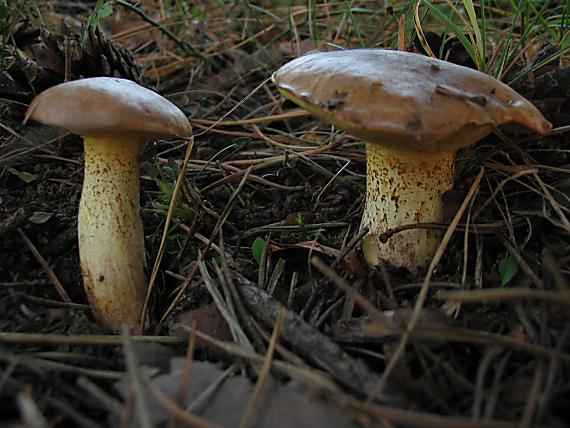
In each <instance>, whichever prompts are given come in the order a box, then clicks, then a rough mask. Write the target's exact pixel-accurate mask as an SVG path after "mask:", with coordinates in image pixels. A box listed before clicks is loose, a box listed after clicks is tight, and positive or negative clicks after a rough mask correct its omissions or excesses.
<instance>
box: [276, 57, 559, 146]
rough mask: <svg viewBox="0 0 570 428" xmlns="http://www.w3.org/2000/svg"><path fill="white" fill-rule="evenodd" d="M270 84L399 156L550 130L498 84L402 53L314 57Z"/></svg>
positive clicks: (295, 63)
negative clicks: (506, 131)
mask: <svg viewBox="0 0 570 428" xmlns="http://www.w3.org/2000/svg"><path fill="white" fill-rule="evenodd" d="M273 81H274V83H275V85H276V86H277V88H278V89H279V91H280V92H282V93H283V94H284V95H285V96H286V97H287V98H290V99H292V100H293V101H294V102H296V103H298V104H299V105H301V106H302V107H304V108H306V109H307V110H309V111H310V112H311V113H313V114H314V115H316V116H318V117H321V118H323V119H325V120H326V121H328V122H330V123H332V124H334V125H336V126H338V127H339V128H341V129H344V130H345V131H347V132H348V133H350V134H351V135H354V136H356V137H359V138H362V139H363V140H365V141H367V142H370V143H380V144H383V145H387V146H389V147H390V148H392V149H397V150H403V151H406V150H413V151H417V152H425V153H444V152H451V151H455V150H457V149H459V148H461V147H466V146H468V145H470V144H472V143H474V142H476V141H478V140H479V139H481V138H482V137H484V136H485V135H487V134H488V133H490V132H491V131H492V130H493V129H494V128H496V127H498V126H501V125H510V126H513V127H515V128H526V129H528V130H531V131H534V132H536V133H538V134H545V133H547V132H548V131H549V130H550V127H551V125H550V123H549V122H548V121H547V120H545V119H544V117H543V116H542V115H541V114H540V112H539V111H538V110H537V109H536V108H535V107H534V106H533V105H532V104H531V103H530V102H529V101H527V100H526V99H525V98H524V97H522V96H521V95H519V94H518V93H517V92H515V91H514V90H512V89H511V88H510V87H508V86H507V85H505V84H503V83H501V82H500V81H498V80H497V79H494V78H493V77H490V76H488V75H486V74H484V73H481V72H478V71H475V70H472V69H469V68H466V67H462V66H460V65H456V64H452V63H449V62H445V61H441V60H437V59H433V58H430V57H427V56H423V55H418V54H413V53H408V52H400V51H390V50H383V49H357V50H346V51H334V52H317V53H313V54H309V55H306V56H303V57H300V58H297V59H295V60H293V61H291V62H289V63H287V64H285V65H284V66H283V67H281V68H280V69H279V70H278V71H277V72H276V73H275V74H274V75H273Z"/></svg>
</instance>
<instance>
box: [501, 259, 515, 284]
mask: <svg viewBox="0 0 570 428" xmlns="http://www.w3.org/2000/svg"><path fill="white" fill-rule="evenodd" d="M518 271H519V265H517V262H516V261H515V259H513V258H512V257H510V256H509V257H505V258H504V259H503V260H501V261H500V262H499V275H500V276H501V287H504V286H506V285H507V284H508V283H509V282H510V281H511V279H513V277H514V276H515V275H516V274H517V272H518Z"/></svg>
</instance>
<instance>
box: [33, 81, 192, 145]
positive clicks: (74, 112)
mask: <svg viewBox="0 0 570 428" xmlns="http://www.w3.org/2000/svg"><path fill="white" fill-rule="evenodd" d="M28 118H31V119H34V120H37V121H38V122H41V123H43V124H46V125H53V126H59V127H62V128H66V129H69V130H70V131H71V132H73V133H75V134H79V135H84V136H90V137H108V136H113V135H118V134H120V135H122V136H123V137H124V138H127V139H139V140H141V141H150V140H156V139H159V138H173V137H179V138H188V137H189V136H190V135H191V132H192V128H191V126H190V123H189V122H188V119H187V118H186V116H185V115H184V113H183V112H182V111H181V110H180V109H179V108H178V107H176V106H175V105H174V104H173V103H171V102H170V101H168V100H167V99H165V98H163V97H161V96H160V95H158V94H157V93H155V92H153V91H151V90H150V89H147V88H144V87H142V86H140V85H138V84H136V83H135V82H132V81H130V80H126V79H119V78H115V77H94V78H89V79H82V80H74V81H72V82H67V83H62V84H60V85H57V86H54V87H52V88H49V89H47V90H46V91H44V92H42V93H41V94H40V95H38V96H37V97H36V98H35V99H34V101H33V102H32V104H31V105H30V107H29V109H28V112H27V113H26V120H28Z"/></svg>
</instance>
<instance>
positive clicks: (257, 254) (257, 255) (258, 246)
mask: <svg viewBox="0 0 570 428" xmlns="http://www.w3.org/2000/svg"><path fill="white" fill-rule="evenodd" d="M266 245H267V241H266V240H265V239H263V238H259V237H258V238H255V241H253V244H251V252H252V253H253V258H254V259H255V261H256V262H257V264H259V263H261V255H262V254H263V250H264V249H265V246H266Z"/></svg>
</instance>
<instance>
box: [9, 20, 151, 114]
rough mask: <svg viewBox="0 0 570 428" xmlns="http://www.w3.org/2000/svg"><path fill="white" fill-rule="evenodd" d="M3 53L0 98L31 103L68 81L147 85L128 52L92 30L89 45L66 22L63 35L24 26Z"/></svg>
mask: <svg viewBox="0 0 570 428" xmlns="http://www.w3.org/2000/svg"><path fill="white" fill-rule="evenodd" d="M12 39H13V40H14V44H9V45H7V46H5V48H4V50H3V54H2V57H3V66H4V67H3V71H2V73H1V74H0V97H3V98H6V99H10V100H15V101H20V102H23V103H28V102H30V101H31V100H32V98H33V97H34V95H35V94H37V93H39V92H41V91H43V90H45V89H47V88H49V87H51V86H54V85H56V84H58V83H61V82H64V81H65V80H75V79H78V78H81V77H94V76H115V77H123V78H126V79H130V80H133V81H135V82H138V83H143V82H142V81H143V76H142V71H141V69H140V67H139V66H138V64H137V63H136V61H135V60H134V58H133V56H132V55H131V54H130V52H129V51H128V50H126V49H125V48H123V47H121V46H119V45H118V44H116V43H114V42H111V41H109V40H107V39H106V38H105V36H104V35H103V33H102V32H101V31H100V30H99V29H97V30H96V31H93V30H92V29H91V28H89V37H88V38H87V43H86V45H85V46H81V38H80V36H79V35H78V34H76V33H74V32H73V31H72V30H71V29H70V28H69V27H68V26H66V25H65V24H63V23H62V27H61V31H60V33H59V34H56V33H53V32H50V31H49V30H48V29H46V28H45V27H43V26H42V27H37V28H31V29H30V28H27V25H26V24H24V25H22V26H21V28H20V29H19V30H18V31H17V32H16V33H15V34H14V35H13V38H12Z"/></svg>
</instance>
